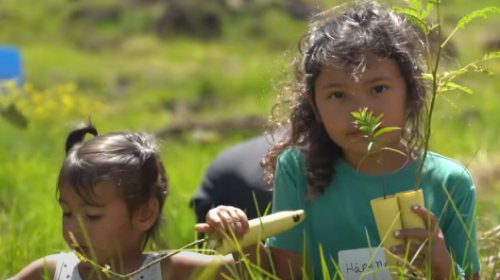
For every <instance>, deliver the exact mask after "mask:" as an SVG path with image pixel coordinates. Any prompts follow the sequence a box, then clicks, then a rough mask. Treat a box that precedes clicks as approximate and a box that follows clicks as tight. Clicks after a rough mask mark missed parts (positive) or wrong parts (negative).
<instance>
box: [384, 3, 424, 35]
mask: <svg viewBox="0 0 500 280" xmlns="http://www.w3.org/2000/svg"><path fill="white" fill-rule="evenodd" d="M393 10H394V12H396V13H399V14H402V15H404V16H406V18H407V19H408V20H409V21H411V23H413V24H414V25H415V26H417V27H418V28H419V29H420V30H421V31H422V32H423V33H424V34H428V33H429V27H428V26H427V23H426V22H425V21H424V19H425V16H424V15H421V14H419V13H418V12H417V11H415V10H412V9H406V8H394V9H393Z"/></svg>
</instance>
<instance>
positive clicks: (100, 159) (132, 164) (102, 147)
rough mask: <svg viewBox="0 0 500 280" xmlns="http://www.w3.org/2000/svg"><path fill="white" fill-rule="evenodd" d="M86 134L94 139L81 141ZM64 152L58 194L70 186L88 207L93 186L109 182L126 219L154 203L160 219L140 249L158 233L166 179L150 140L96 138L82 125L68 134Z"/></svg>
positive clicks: (123, 135) (122, 135)
mask: <svg viewBox="0 0 500 280" xmlns="http://www.w3.org/2000/svg"><path fill="white" fill-rule="evenodd" d="M86 134H92V135H94V136H95V137H93V138H92V139H89V140H85V139H84V138H85V135H86ZM65 150H66V157H65V159H64V162H63V165H62V167H61V170H60V172H59V178H58V182H57V191H58V194H59V190H60V188H61V187H62V186H71V187H72V188H73V189H74V190H75V191H76V193H77V194H78V195H79V196H80V197H81V198H82V199H83V200H84V201H86V202H88V203H92V202H93V201H94V200H95V188H96V185H98V184H99V183H104V182H109V183H112V184H114V185H117V186H118V187H119V189H120V191H121V194H122V196H123V198H124V200H125V202H126V204H127V208H128V212H129V215H130V216H132V214H133V213H134V211H135V210H137V209H138V207H139V206H141V205H144V204H145V203H147V201H148V200H149V199H150V198H154V199H157V200H158V204H159V213H160V215H158V217H157V219H156V221H155V223H154V224H153V226H152V227H151V228H150V229H149V230H148V231H146V233H145V237H144V242H143V247H144V246H145V245H146V243H147V241H148V240H149V239H150V237H153V236H154V235H155V233H156V232H157V230H158V227H159V223H160V217H161V211H162V208H163V204H164V202H165V199H166V197H167V192H168V177H167V174H166V171H165V168H164V166H163V163H162V162H161V159H160V156H159V153H158V148H157V144H156V141H155V139H154V137H153V136H151V135H148V134H145V133H135V132H115V133H108V134H104V135H98V133H97V130H96V128H95V127H94V126H93V125H91V124H83V125H81V126H79V127H77V128H76V129H74V130H73V131H71V132H70V133H69V134H68V137H67V139H66V147H65Z"/></svg>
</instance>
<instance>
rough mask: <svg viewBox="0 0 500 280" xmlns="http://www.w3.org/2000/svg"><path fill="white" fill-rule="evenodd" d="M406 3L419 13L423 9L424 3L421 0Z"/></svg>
mask: <svg viewBox="0 0 500 280" xmlns="http://www.w3.org/2000/svg"><path fill="white" fill-rule="evenodd" d="M405 2H406V3H408V5H409V6H410V7H411V8H412V9H414V10H417V11H418V10H421V9H422V2H421V1H420V0H405Z"/></svg>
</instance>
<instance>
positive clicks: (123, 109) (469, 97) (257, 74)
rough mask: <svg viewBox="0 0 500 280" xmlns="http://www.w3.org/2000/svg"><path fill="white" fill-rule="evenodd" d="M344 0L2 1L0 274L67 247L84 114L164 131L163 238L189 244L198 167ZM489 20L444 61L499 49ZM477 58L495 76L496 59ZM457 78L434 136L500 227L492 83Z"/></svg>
mask: <svg viewBox="0 0 500 280" xmlns="http://www.w3.org/2000/svg"><path fill="white" fill-rule="evenodd" d="M339 2H340V1H333V0H331V1H326V0H325V1H321V0H217V1H215V0H214V1H201V0H86V1H82V0H44V1H37V0H23V1H19V0H1V1H0V26H1V28H0V44H2V45H10V46H15V47H18V48H19V49H20V51H21V54H22V59H23V66H24V74H25V76H24V78H25V81H26V85H25V86H24V87H23V88H21V89H19V88H15V87H14V86H13V85H12V84H10V85H9V84H7V85H4V89H3V90H2V91H0V112H1V114H2V116H3V118H0V147H1V149H0V162H1V163H0V278H2V279H3V278H5V277H6V276H7V275H12V274H13V273H15V272H16V271H18V270H19V269H20V268H21V267H23V266H24V265H26V264H27V263H28V262H30V261H31V260H33V259H35V258H38V257H40V256H43V255H47V254H50V253H54V252H58V251H60V250H62V249H64V248H65V245H64V242H63V239H62V237H61V233H60V214H61V213H60V210H59V209H58V205H57V203H56V199H55V182H56V177H57V173H58V169H59V167H60V164H61V162H62V159H63V156H64V154H63V150H64V148H63V145H64V141H65V136H66V133H67V132H68V130H69V129H70V128H72V127H73V126H74V125H75V124H76V123H78V122H81V121H86V120H88V119H89V117H90V118H91V119H92V122H94V123H95V125H96V126H97V128H98V129H99V131H101V133H105V132H108V131H117V130H139V131H146V132H151V133H155V134H156V135H158V136H159V137H160V138H161V140H162V158H163V160H164V162H165V165H166V168H167V171H168V173H169V175H170V186H171V192H170V197H169V198H168V200H167V205H166V207H165V211H164V214H165V217H166V225H165V226H164V227H163V228H162V232H161V241H162V243H161V246H162V247H163V248H178V247H180V246H182V245H184V244H186V243H188V242H189V241H191V240H193V239H194V238H195V233H194V231H193V225H194V215H193V214H192V212H191V210H190V209H189V206H188V203H189V199H190V197H191V195H192V194H193V192H194V191H195V189H196V187H197V186H198V184H199V183H200V180H201V178H202V175H203V172H204V170H205V168H206V167H207V166H208V164H209V163H210V161H211V160H212V159H213V158H214V157H215V155H216V154H217V153H218V152H219V151H221V150H222V149H223V148H225V147H227V146H229V145H231V144H233V143H236V142H238V141H240V140H242V139H245V138H247V137H250V136H252V135H257V134H259V133H261V132H262V131H263V128H264V124H265V121H266V119H267V117H268V116H269V112H270V109H271V107H272V105H273V103H274V101H275V95H276V90H275V87H276V86H277V85H278V83H279V81H281V80H282V79H283V78H285V77H286V76H287V74H289V73H290V62H291V59H292V57H293V55H294V54H295V51H296V42H297V40H298V39H299V37H300V35H301V34H302V33H303V32H304V31H305V29H306V26H307V19H308V18H309V17H310V16H311V14H313V13H314V12H315V11H318V10H321V9H324V8H327V7H330V6H332V5H335V4H337V3H339ZM385 2H387V3H388V4H390V5H398V6H399V5H403V3H402V2H401V1H396V0H394V1H385ZM486 6H497V7H499V6H500V1H499V0H484V1H468V0H442V9H443V14H444V26H443V28H444V30H445V32H449V31H451V30H452V29H453V27H454V24H455V23H456V22H457V20H458V19H460V18H461V17H462V16H464V15H466V14H468V13H470V12H472V11H473V10H476V9H480V8H482V7H486ZM498 26H500V19H499V17H498V16H495V17H491V18H488V19H484V20H481V21H477V22H473V23H471V24H469V25H468V27H467V29H465V30H460V31H459V32H458V33H457V34H456V36H455V37H454V39H453V40H452V42H451V45H450V47H449V48H448V50H447V56H448V60H447V61H448V63H447V64H448V65H447V66H448V67H452V68H453V67H457V66H459V65H465V64H466V63H468V62H471V61H473V60H477V59H479V58H481V57H482V55H483V54H484V53H485V52H491V51H499V50H500V33H499V32H498ZM0 63H1V61H0ZM485 67H486V68H487V69H488V70H489V71H491V72H492V73H497V74H498V73H499V72H500V71H499V70H500V62H499V61H494V62H490V63H488V64H486V65H485ZM460 82H461V83H463V84H465V85H467V86H469V87H470V88H472V89H473V90H474V91H475V93H474V94H463V93H447V94H443V95H442V96H440V97H439V98H438V104H437V109H436V115H435V119H434V134H433V137H432V144H431V145H432V149H433V150H435V151H437V152H440V153H443V154H445V155H447V156H450V157H453V158H456V159H458V160H459V161H461V162H462V163H463V164H465V165H468V166H469V169H470V170H471V172H472V174H473V176H474V178H475V180H476V184H477V187H478V199H479V202H480V203H479V204H478V215H479V222H480V224H479V226H480V231H481V232H486V231H487V230H489V229H492V228H493V227H495V226H496V225H498V224H499V222H500V218H499V217H500V192H499V191H500V145H499V144H498V143H499V140H500V114H498V108H500V98H498V93H499V92H500V79H498V77H496V78H493V77H491V76H488V75H484V74H477V73H474V74H467V75H465V76H464V77H463V78H461V79H460ZM12 104H15V108H14V109H15V112H14V113H12V112H10V113H9V109H12V107H10V105H12ZM20 116H24V118H25V119H23V118H21V119H19V118H20ZM16 120H17V121H16ZM23 120H25V121H26V123H25V124H26V127H24V128H22V125H23ZM16 123H17V124H18V125H17V126H16ZM496 240H497V241H496V242H498V238H497V239H496ZM488 244H489V245H491V244H498V243H491V242H490V243H488ZM488 244H486V245H484V246H489V245H488ZM484 250H485V251H484V252H485V253H484V254H483V255H484V256H486V255H489V253H486V252H487V249H486V248H485V249H484ZM495 250H498V247H497V248H496V249H495ZM484 262H485V263H486V260H484Z"/></svg>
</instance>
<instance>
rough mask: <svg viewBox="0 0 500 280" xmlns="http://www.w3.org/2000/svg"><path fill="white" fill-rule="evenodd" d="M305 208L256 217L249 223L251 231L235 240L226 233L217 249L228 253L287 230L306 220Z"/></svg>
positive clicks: (222, 253)
mask: <svg viewBox="0 0 500 280" xmlns="http://www.w3.org/2000/svg"><path fill="white" fill-rule="evenodd" d="M304 217H305V214H304V210H296V211H281V212H276V213H273V214H271V215H267V216H263V217H260V218H255V219H252V220H250V221H248V223H249V231H248V232H247V233H246V234H245V235H244V236H243V237H242V238H241V239H240V240H235V238H234V237H233V236H231V235H226V236H225V237H224V238H223V239H222V241H221V244H220V247H219V249H218V250H217V251H218V252H219V253H220V254H221V255H226V254H229V253H232V252H235V251H237V250H238V249H239V248H240V249H243V248H245V247H247V246H249V245H252V244H255V243H257V242H259V241H260V240H263V239H266V238H268V237H271V236H274V235H277V234H279V233H282V232H285V231H287V230H289V229H291V228H293V227H294V226H296V225H298V224H299V223H301V222H302V221H303V220H304Z"/></svg>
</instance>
